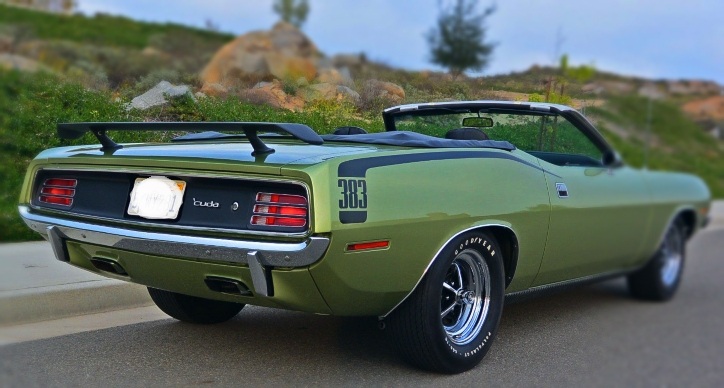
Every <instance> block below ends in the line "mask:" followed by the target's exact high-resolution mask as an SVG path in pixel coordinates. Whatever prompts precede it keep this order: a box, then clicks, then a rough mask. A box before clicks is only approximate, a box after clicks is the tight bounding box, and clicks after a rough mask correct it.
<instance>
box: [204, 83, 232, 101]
mask: <svg viewBox="0 0 724 388" xmlns="http://www.w3.org/2000/svg"><path fill="white" fill-rule="evenodd" d="M199 92H200V93H203V94H204V95H206V96H210V97H218V98H225V97H227V96H228V95H229V89H227V88H226V87H224V85H222V84H215V83H209V82H207V83H205V84H204V85H203V86H202V87H201V89H200V90H199Z"/></svg>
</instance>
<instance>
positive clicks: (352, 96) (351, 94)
mask: <svg viewBox="0 0 724 388" xmlns="http://www.w3.org/2000/svg"><path fill="white" fill-rule="evenodd" d="M337 94H338V95H339V96H342V97H343V98H346V99H348V100H350V101H352V102H354V103H355V104H356V103H357V102H359V99H360V95H359V93H357V92H355V91H354V90H352V89H350V88H349V87H347V86H344V85H339V86H337Z"/></svg>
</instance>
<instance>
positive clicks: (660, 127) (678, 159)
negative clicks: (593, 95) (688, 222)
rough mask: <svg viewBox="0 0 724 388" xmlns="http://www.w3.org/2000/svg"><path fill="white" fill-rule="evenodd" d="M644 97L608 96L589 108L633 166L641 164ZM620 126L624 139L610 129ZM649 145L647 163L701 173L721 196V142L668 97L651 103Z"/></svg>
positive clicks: (723, 179) (723, 177)
mask: <svg viewBox="0 0 724 388" xmlns="http://www.w3.org/2000/svg"><path fill="white" fill-rule="evenodd" d="M647 103H648V102H647V100H646V99H644V98H641V97H638V96H625V97H612V98H610V99H609V102H608V104H607V106H606V107H605V108H589V110H588V113H589V115H590V116H592V117H594V119H595V121H597V124H598V128H599V129H601V130H602V132H603V133H604V134H605V136H606V137H607V139H608V140H609V141H610V142H611V143H612V144H613V145H614V147H615V148H616V149H617V150H618V151H619V152H621V154H622V155H623V157H624V160H626V162H627V163H628V164H630V165H631V166H634V167H639V168H640V167H643V166H644V159H645V158H644V154H645V151H644V149H645V147H644V144H645V138H646V134H645V128H646V117H647ZM614 125H615V126H622V127H625V128H626V129H628V131H630V133H631V136H630V137H629V138H626V139H624V138H623V137H621V136H620V135H618V134H616V132H614V131H612V130H611V127H612V126H614ZM651 138H652V141H651V146H650V147H649V155H648V167H649V168H650V169H652V170H667V171H684V172H690V173H693V174H696V175H698V176H700V177H702V178H703V179H704V180H705V181H706V183H707V184H708V185H709V188H710V189H711V191H712V195H713V196H714V197H715V198H722V197H724V162H723V161H724V144H723V143H722V142H720V141H716V140H714V139H713V138H712V137H711V136H710V135H708V134H706V133H705V132H703V131H702V130H701V128H700V127H699V126H698V125H697V124H696V123H694V122H693V121H692V120H691V119H689V118H688V117H687V116H686V115H684V114H683V112H682V111H681V109H680V108H679V107H678V106H677V105H675V104H673V103H672V102H668V101H656V102H654V103H653V105H652V121H651Z"/></svg>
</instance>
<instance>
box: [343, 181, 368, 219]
mask: <svg viewBox="0 0 724 388" xmlns="http://www.w3.org/2000/svg"><path fill="white" fill-rule="evenodd" d="M337 187H338V188H339V194H338V195H339V202H338V204H339V222H341V223H343V224H359V223H362V222H365V221H367V181H366V180H365V179H364V178H339V179H337Z"/></svg>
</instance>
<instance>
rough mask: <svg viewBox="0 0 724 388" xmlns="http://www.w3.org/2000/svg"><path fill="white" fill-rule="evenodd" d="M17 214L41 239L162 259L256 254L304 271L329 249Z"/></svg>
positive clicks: (240, 259)
mask: <svg viewBox="0 0 724 388" xmlns="http://www.w3.org/2000/svg"><path fill="white" fill-rule="evenodd" d="M18 211H19V212H20V216H21V217H22V218H23V221H25V223H26V224H27V225H28V226H29V227H30V228H31V229H33V230H35V231H36V232H38V233H40V234H41V235H43V236H48V232H49V231H48V228H51V230H52V232H51V233H50V235H51V236H56V235H57V236H58V237H60V239H62V240H63V241H65V240H70V241H78V242H82V243H88V244H93V245H100V246H104V247H108V248H114V249H120V250H126V251H132V252H138V253H144V254H150V255H158V256H165V257H168V256H171V257H180V258H185V259H193V260H204V261H212V262H220V263H235V264H248V262H247V254H248V253H249V252H250V251H257V253H258V258H259V259H260V260H261V261H262V262H261V263H260V264H262V265H265V266H272V267H304V266H307V265H310V264H312V263H314V262H316V261H318V260H319V259H320V258H322V256H323V255H324V253H325V252H326V251H327V247H328V246H329V239H328V238H325V237H309V238H307V239H306V240H304V241H302V242H298V243H286V242H263V241H245V240H236V239H221V238H213V237H198V236H186V235H179V234H166V233H157V232H145V231H139V230H132V229H124V228H117V227H112V226H103V225H94V224H88V223H85V222H78V221H72V220H66V219H62V218H56V217H48V216H45V215H41V214H37V213H33V212H32V211H31V209H30V208H28V207H27V206H19V207H18ZM62 245H63V247H64V246H65V244H62ZM58 258H59V259H61V257H60V256H59V257H58Z"/></svg>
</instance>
